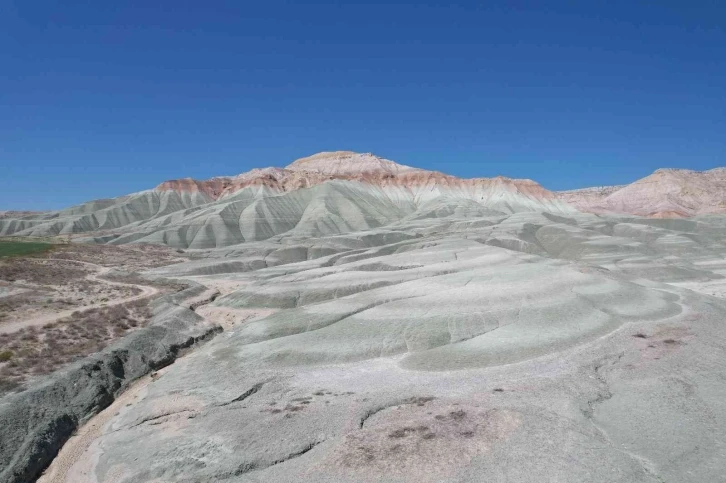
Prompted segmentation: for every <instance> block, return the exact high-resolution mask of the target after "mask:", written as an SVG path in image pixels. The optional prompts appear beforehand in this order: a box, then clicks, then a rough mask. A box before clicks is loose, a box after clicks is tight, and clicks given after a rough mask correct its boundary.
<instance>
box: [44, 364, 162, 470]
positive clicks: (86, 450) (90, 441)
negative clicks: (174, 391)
mask: <svg viewBox="0 0 726 483" xmlns="http://www.w3.org/2000/svg"><path fill="white" fill-rule="evenodd" d="M152 380H153V379H152V377H151V376H145V377H143V378H141V379H139V380H138V381H136V382H135V383H133V384H132V385H131V386H130V387H129V388H128V389H127V390H126V391H125V392H124V393H123V394H121V395H120V396H119V397H118V398H116V400H115V401H114V402H113V403H111V405H110V406H109V407H107V408H106V409H104V410H103V411H101V412H100V413H98V414H97V415H96V416H94V417H93V418H91V420H90V421H89V422H88V423H86V424H85V425H84V426H83V427H81V428H80V429H79V430H78V432H77V433H76V434H75V435H73V436H71V438H70V439H69V440H68V441H67V442H66V443H65V444H64V445H63V447H62V448H61V450H60V452H59V453H58V456H56V457H55V459H54V460H53V462H52V463H51V464H50V466H49V467H48V469H47V470H45V472H44V473H43V475H42V476H41V477H40V478H38V483H65V482H78V483H80V482H95V481H97V479H96V477H95V475H94V474H93V469H94V467H95V466H96V462H97V455H98V452H97V451H94V450H93V449H92V448H91V446H96V445H98V444H99V440H100V438H101V437H102V436H103V434H104V433H105V432H106V431H107V429H108V426H109V425H110V424H112V423H113V421H114V419H115V418H116V416H118V415H119V414H120V413H121V412H122V411H123V410H124V409H125V408H126V405H127V404H133V403H134V402H136V401H137V400H138V399H140V398H142V397H143V393H144V391H145V390H146V387H147V386H148V385H149V383H150V382H151V381H152ZM84 455H85V458H84ZM94 455H96V457H94Z"/></svg>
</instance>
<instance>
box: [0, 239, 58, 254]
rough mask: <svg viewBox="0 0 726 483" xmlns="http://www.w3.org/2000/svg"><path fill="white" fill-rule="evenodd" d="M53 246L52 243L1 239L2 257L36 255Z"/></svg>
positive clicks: (0, 250) (0, 251)
mask: <svg viewBox="0 0 726 483" xmlns="http://www.w3.org/2000/svg"><path fill="white" fill-rule="evenodd" d="M51 248H53V244H52V243H43V242H28V241H8V240H0V258H4V257H19V256H24V255H35V254H38V253H43V252H47V251H48V250H50V249H51Z"/></svg>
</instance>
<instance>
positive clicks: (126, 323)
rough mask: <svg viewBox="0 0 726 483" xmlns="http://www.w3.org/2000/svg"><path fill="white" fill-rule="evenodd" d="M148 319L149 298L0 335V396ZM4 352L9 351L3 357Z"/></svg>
mask: <svg viewBox="0 0 726 483" xmlns="http://www.w3.org/2000/svg"><path fill="white" fill-rule="evenodd" d="M149 320H151V310H150V308H149V300H148V299H142V300H137V301H134V302H129V303H127V304H123V305H115V306H111V307H102V308H94V309H90V310H86V311H79V312H76V313H74V315H72V316H71V317H69V318H67V319H63V320H60V321H58V322H56V323H53V324H46V325H45V326H43V328H42V329H41V328H38V327H28V328H25V329H21V330H19V331H17V332H12V333H9V334H0V361H3V362H6V364H5V365H4V366H3V367H2V368H1V369H0V395H1V394H2V393H4V392H7V391H9V390H12V389H15V388H17V387H19V386H21V385H23V384H24V383H25V381H26V380H27V379H28V378H29V377H31V376H38V375H43V374H48V373H50V372H53V371H55V370H57V369H60V368H61V367H63V366H65V365H67V364H69V363H71V362H73V361H76V360H78V359H81V358H83V357H85V356H87V355H89V354H92V353H94V352H98V351H100V350H102V349H103V348H104V347H106V346H107V345H108V344H110V343H111V342H113V341H114V340H115V339H117V338H119V337H123V336H124V335H126V334H127V333H129V332H130V331H132V330H134V329H136V328H138V327H142V326H144V325H146V324H147V323H148V322H149ZM5 354H9V356H6V355H5Z"/></svg>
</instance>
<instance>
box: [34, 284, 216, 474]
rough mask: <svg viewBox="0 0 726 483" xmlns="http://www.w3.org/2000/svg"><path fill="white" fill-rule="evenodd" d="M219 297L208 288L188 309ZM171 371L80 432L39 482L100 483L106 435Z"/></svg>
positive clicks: (134, 388)
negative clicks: (98, 466) (97, 472)
mask: <svg viewBox="0 0 726 483" xmlns="http://www.w3.org/2000/svg"><path fill="white" fill-rule="evenodd" d="M217 295H219V291H218V290H217V289H216V288H210V287H207V290H205V291H204V292H203V293H202V294H200V295H199V296H197V297H193V298H190V299H187V300H185V301H184V306H187V307H189V308H190V309H191V310H193V311H195V312H197V311H198V310H199V309H201V308H204V307H206V305H207V304H209V303H210V302H212V301H213V300H214V298H215V297H216V296H217ZM200 315H201V314H200ZM202 316H204V315H202ZM177 360H178V359H177ZM174 362H176V361H174ZM170 367H171V366H167V367H165V368H163V369H160V370H159V371H157V372H155V373H152V374H149V375H147V376H144V377H142V378H141V379H139V380H138V381H136V382H134V383H132V384H131V385H130V386H129V387H128V388H127V389H126V391H124V392H123V393H122V394H120V395H119V396H118V397H117V398H116V400H115V401H114V402H113V403H111V405H109V406H108V407H107V408H106V409H104V410H103V411H101V412H99V413H98V414H96V415H95V416H93V417H92V418H91V419H90V420H89V421H88V422H87V423H86V424H84V425H83V426H82V427H81V428H80V429H78V431H77V432H76V434H74V435H73V436H72V437H71V438H70V439H69V440H68V441H66V443H65V444H64V445H63V447H62V448H61V450H60V451H59V452H58V455H57V456H56V457H55V458H54V459H53V461H52V462H51V464H50V466H48V468H47V469H46V470H45V471H44V472H43V474H42V475H41V476H40V478H38V480H37V481H38V483H98V478H96V475H95V468H96V464H97V463H98V460H99V458H100V456H101V454H102V453H103V449H102V448H101V443H102V439H103V436H104V434H107V433H108V432H109V431H114V430H118V429H114V428H113V424H114V423H115V422H116V421H117V420H118V418H119V416H121V415H122V414H124V412H126V411H128V410H129V408H130V407H132V406H133V405H134V404H135V403H137V402H138V401H139V400H141V399H143V398H144V397H145V394H146V390H147V387H148V386H149V384H151V383H152V382H153V381H154V380H156V379H157V378H158V377H161V376H162V375H163V374H164V373H165V372H166V371H168V370H169V368H170ZM121 429H122V428H121ZM122 477H123V471H122V469H120V468H116V469H115V470H114V469H112V471H111V472H110V474H109V475H108V478H107V479H106V480H105V481H106V482H107V483H115V482H116V481H118V480H120V479H121V478H122Z"/></svg>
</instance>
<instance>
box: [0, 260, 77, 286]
mask: <svg viewBox="0 0 726 483" xmlns="http://www.w3.org/2000/svg"><path fill="white" fill-rule="evenodd" d="M87 274H88V272H87V271H86V270H83V269H81V268H79V267H70V266H62V267H61V266H58V265H57V264H54V263H52V262H48V261H44V260H43V259H41V258H10V259H7V260H3V261H2V262H0V280H5V281H7V282H14V281H16V280H25V281H27V282H30V283H35V284H39V285H59V284H65V283H68V282H70V281H72V280H77V279H82V278H85V276H86V275H87Z"/></svg>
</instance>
